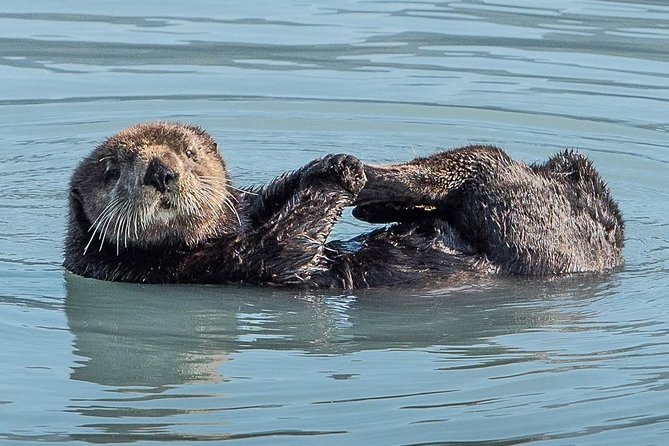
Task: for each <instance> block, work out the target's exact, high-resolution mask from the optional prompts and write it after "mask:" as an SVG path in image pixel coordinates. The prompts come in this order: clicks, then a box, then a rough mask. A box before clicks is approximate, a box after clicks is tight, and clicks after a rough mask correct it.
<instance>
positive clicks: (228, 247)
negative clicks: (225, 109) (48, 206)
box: [64, 122, 365, 285]
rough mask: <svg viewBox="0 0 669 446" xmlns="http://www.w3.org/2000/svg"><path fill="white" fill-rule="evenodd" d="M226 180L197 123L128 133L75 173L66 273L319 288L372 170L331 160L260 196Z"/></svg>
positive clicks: (266, 189) (351, 159)
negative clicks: (332, 236) (330, 243)
mask: <svg viewBox="0 0 669 446" xmlns="http://www.w3.org/2000/svg"><path fill="white" fill-rule="evenodd" d="M229 183H230V181H229V177H228V173H227V171H226V165H225V162H224V161H223V159H222V157H221V155H220V153H219V152H218V149H217V144H216V143H215V142H214V140H213V139H212V138H211V136H209V135H208V134H207V133H206V132H205V131H203V130H202V129H200V128H198V127H194V126H190V125H185V124H179V123H169V122H156V123H147V124H139V125H134V126H132V127H130V128H128V129H126V130H123V131H121V132H120V133H118V134H117V135H114V136H112V137H111V138H109V139H107V140H106V141H104V142H103V143H102V144H100V145H99V146H98V147H97V148H96V149H95V150H94V151H93V152H92V153H91V154H90V155H89V156H88V157H86V158H85V159H84V160H83V161H82V162H81V164H80V165H79V166H78V167H77V169H76V170H75V172H74V174H73V175H72V179H71V182H70V194H69V225H68V231H67V236H66V240H65V263H64V265H65V267H66V268H67V269H68V270H70V271H72V272H74V273H76V274H79V275H82V276H86V277H93V278H96V279H102V280H111V281H125V282H146V283H168V282H171V283H225V282H250V283H273V284H279V285H298V284H307V285H310V284H312V276H313V275H314V274H315V273H317V272H321V271H322V270H326V269H328V268H329V266H328V259H327V256H326V252H325V251H326V247H325V241H326V238H327V236H328V235H329V233H330V231H331V229H332V226H333V225H334V223H335V221H336V220H337V218H338V217H339V215H340V214H341V211H342V209H343V208H344V207H345V206H347V205H349V204H350V203H351V202H352V201H353V199H354V198H355V196H356V194H357V193H358V192H359V191H360V190H361V189H362V187H363V186H364V184H365V174H364V171H363V165H362V163H361V162H360V161H359V160H358V159H356V158H354V157H352V156H348V155H329V156H326V157H325V158H323V159H320V160H316V161H313V162H312V163H310V164H308V165H306V166H304V167H302V168H301V169H299V170H296V171H295V172H292V173H289V174H285V175H283V176H281V177H279V178H277V179H276V180H274V181H273V182H271V183H270V184H268V185H267V186H266V187H262V188H259V189H256V190H243V189H236V188H234V187H233V186H231V185H230V184H229Z"/></svg>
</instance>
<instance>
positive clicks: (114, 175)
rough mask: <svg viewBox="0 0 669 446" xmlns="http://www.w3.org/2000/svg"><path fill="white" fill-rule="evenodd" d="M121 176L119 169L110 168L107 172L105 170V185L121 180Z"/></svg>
mask: <svg viewBox="0 0 669 446" xmlns="http://www.w3.org/2000/svg"><path fill="white" fill-rule="evenodd" d="M120 176H121V169H119V168H118V167H114V166H109V167H107V170H105V183H110V182H112V181H116V180H118V179H119V177H120Z"/></svg>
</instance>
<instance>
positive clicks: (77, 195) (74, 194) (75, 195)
mask: <svg viewBox="0 0 669 446" xmlns="http://www.w3.org/2000/svg"><path fill="white" fill-rule="evenodd" d="M70 198H71V199H72V200H74V201H75V202H77V203H79V204H82V198H81V192H79V189H77V188H76V187H73V188H72V189H70Z"/></svg>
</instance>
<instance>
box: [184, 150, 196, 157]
mask: <svg viewBox="0 0 669 446" xmlns="http://www.w3.org/2000/svg"><path fill="white" fill-rule="evenodd" d="M193 157H195V152H193V151H192V150H191V149H188V150H186V158H191V159H192V158H193Z"/></svg>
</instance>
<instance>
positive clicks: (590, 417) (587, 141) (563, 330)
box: [0, 0, 669, 446]
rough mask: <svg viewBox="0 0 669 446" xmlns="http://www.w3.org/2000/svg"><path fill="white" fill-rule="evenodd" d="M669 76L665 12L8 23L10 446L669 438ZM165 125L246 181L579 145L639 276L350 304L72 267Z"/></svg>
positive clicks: (38, 17)
mask: <svg viewBox="0 0 669 446" xmlns="http://www.w3.org/2000/svg"><path fill="white" fill-rule="evenodd" d="M668 73H669V4H668V3H667V2H666V1H664V0H643V1H642V0H632V1H622V0H579V1H576V0H557V1H554V2H533V1H528V0H494V1H492V0H490V1H489V0H481V1H474V0H462V1H444V2H432V1H409V0H407V1H363V0H349V1H346V0H339V1H335V0H331V1H316V2H270V1H251V2H219V1H211V0H209V1H207V0H192V1H190V2H176V1H165V2H157V1H149V2H130V1H127V0H119V1H115V2H84V1H72V2H48V1H35V0H33V1H30V0H28V1H21V2H18V1H13V2H12V1H8V2H2V3H1V4H0V443H6V444H20V445H23V444H42V443H49V444H61V443H69V442H76V443H78V444H82V443H136V444H163V443H173V442H175V443H176V442H179V443H182V444H191V443H192V444H196V443H197V444H200V443H206V442H211V443H215V444H240V445H265V444H271V445H340V444H352V445H358V444H364V445H384V446H385V445H449V444H481V445H511V444H521V443H522V444H540V445H567V444H575V445H618V444H619V445H665V444H669V291H668V289H669V274H668V273H669V192H668V186H669V182H668V181H667V168H668V167H669V143H668V141H669V106H668V102H669V74H668ZM148 120H178V121H184V122H190V123H194V124H198V125H201V126H203V127H204V128H205V129H207V130H208V131H210V132H211V133H212V134H213V135H214V136H215V138H216V139H217V140H218V142H219V145H220V147H221V148H222V153H223V155H224V157H225V159H226V160H227V163H228V166H229V168H230V171H231V175H232V177H233V180H234V183H235V184H237V185H239V186H242V185H251V184H260V183H263V182H266V181H268V180H269V179H271V178H273V177H274V176H276V175H278V174H280V173H281V172H284V171H286V170H291V169H294V168H297V167H299V166H300V165H302V164H304V163H306V162H308V161H310V160H312V159H314V158H316V157H320V156H323V155H325V154H327V153H338V152H346V153H351V154H353V155H356V156H358V157H360V158H361V159H363V160H365V161H369V162H392V161H403V160H408V159H411V158H412V157H414V156H416V155H425V154H428V153H431V152H433V151H435V150H438V149H442V148H450V147H457V146H460V145H464V144H469V143H486V144H495V145H498V146H500V147H503V148H504V149H506V150H507V152H508V153H509V154H510V155H511V156H513V157H514V158H516V159H520V160H524V161H527V162H535V161H541V160H544V159H546V158H547V157H548V156H550V154H552V153H554V152H556V151H558V150H560V149H562V148H565V147H568V148H573V149H576V150H578V151H580V152H581V153H584V154H586V155H588V156H589V157H590V158H591V159H592V160H593V161H594V162H595V164H596V166H597V168H598V169H599V170H600V172H601V173H602V175H603V176H604V177H605V178H606V179H607V181H608V182H609V185H610V187H611V189H612V191H613V193H614V195H615V197H617V199H618V200H619V201H620V205H621V209H622V211H623V213H624V216H625V219H626V223H627V236H626V248H625V258H626V263H625V266H624V268H623V269H622V270H621V271H618V272H615V273H613V274H610V275H604V276H601V277H586V278H584V277H570V278H561V279H556V280H513V279H508V280H506V279H500V280H499V281H497V282H496V283H495V284H494V285H493V286H482V285H480V284H476V283H473V284H471V286H468V287H465V288H461V289H433V290H427V291H425V290H423V291H415V290H413V291H412V290H407V289H393V290H376V291H356V292H348V293H334V292H305V291H290V290H280V289H273V288H261V287H240V286H157V285H151V286H142V285H133V284H116V283H105V282H100V281H95V280H89V279H83V278H81V277H77V276H74V275H71V274H69V273H67V272H66V271H64V270H63V268H62V267H61V262H62V240H63V235H64V232H65V219H66V196H67V193H66V189H67V181H68V178H69V175H70V173H71V172H72V170H73V168H74V166H75V165H76V164H77V162H78V161H79V160H80V159H82V158H83V157H84V156H85V155H86V154H87V153H88V152H89V151H90V150H92V148H93V147H94V146H95V145H96V144H98V143H100V142H101V141H102V140H104V138H105V137H107V136H109V135H111V134H113V133H115V132H117V131H118V130H120V129H122V128H123V127H125V126H127V125H129V124H132V123H136V122H141V121H148ZM367 229H369V226H368V225H364V224H361V223H360V222H357V221H356V220H354V219H353V218H352V217H351V216H350V214H347V215H345V216H344V218H343V220H342V221H341V222H340V223H339V224H338V226H337V228H336V231H335V237H348V236H352V235H356V234H358V233H360V232H362V231H365V230H367Z"/></svg>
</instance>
